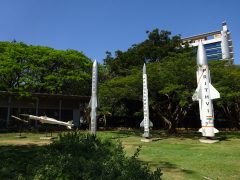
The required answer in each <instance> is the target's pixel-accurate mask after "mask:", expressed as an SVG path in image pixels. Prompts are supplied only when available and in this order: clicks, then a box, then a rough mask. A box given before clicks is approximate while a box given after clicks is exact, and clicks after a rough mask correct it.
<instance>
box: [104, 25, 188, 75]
mask: <svg viewBox="0 0 240 180" xmlns="http://www.w3.org/2000/svg"><path fill="white" fill-rule="evenodd" d="M147 34H148V38H147V39H146V40H145V41H143V42H142V43H139V44H134V45H133V46H132V47H131V48H129V49H128V50H127V51H126V52H122V51H120V50H117V51H116V52H115V57H112V54H111V53H110V52H107V53H106V54H107V56H106V58H105V60H104V62H105V65H106V68H107V70H108V75H109V77H115V76H119V75H120V76H122V75H123V76H125V75H128V73H129V70H130V69H131V68H132V67H133V66H139V65H142V64H143V63H144V62H159V61H162V60H163V58H165V57H167V56H168V55H169V54H171V53H173V52H175V53H181V52H186V51H188V50H189V48H188V45H187V44H186V46H185V48H183V47H182V45H181V43H182V42H181V38H180V36H179V35H176V36H172V37H171V36H170V35H171V33H170V32H169V31H164V30H162V31H160V32H159V30H158V29H154V30H153V31H152V32H149V31H147Z"/></svg>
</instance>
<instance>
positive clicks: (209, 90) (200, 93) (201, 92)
mask: <svg viewBox="0 0 240 180" xmlns="http://www.w3.org/2000/svg"><path fill="white" fill-rule="evenodd" d="M197 64H198V70H197V83H198V86H197V89H196V91H195V93H194V95H193V97H192V99H193V100H194V101H199V111H200V119H201V125H202V128H201V129H199V132H201V133H202V135H203V136H205V137H210V138H211V137H214V136H215V133H218V132H219V131H218V130H217V129H215V128H214V111H213V104H212V100H213V99H217V98H220V94H219V92H218V91H217V90H216V89H215V88H214V87H213V86H212V84H211V77H210V71H209V68H208V62H207V56H206V51H205V48H204V46H203V44H202V41H200V42H199V45H198V51H197Z"/></svg>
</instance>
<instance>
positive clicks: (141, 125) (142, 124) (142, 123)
mask: <svg viewBox="0 0 240 180" xmlns="http://www.w3.org/2000/svg"><path fill="white" fill-rule="evenodd" d="M140 127H144V119H143V120H142V122H141V123H140Z"/></svg>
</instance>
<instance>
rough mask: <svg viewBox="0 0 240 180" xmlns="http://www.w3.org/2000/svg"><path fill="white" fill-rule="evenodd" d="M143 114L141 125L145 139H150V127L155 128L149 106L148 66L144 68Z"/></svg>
mask: <svg viewBox="0 0 240 180" xmlns="http://www.w3.org/2000/svg"><path fill="white" fill-rule="evenodd" d="M143 114H144V118H143V121H142V122H141V124H140V127H144V133H143V137H145V138H149V137H150V127H152V126H153V124H152V122H151V121H150V120H149V105H148V87H147V73H146V65H145V64H144V66H143Z"/></svg>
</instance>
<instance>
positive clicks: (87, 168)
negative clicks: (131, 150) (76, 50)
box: [5, 132, 162, 180]
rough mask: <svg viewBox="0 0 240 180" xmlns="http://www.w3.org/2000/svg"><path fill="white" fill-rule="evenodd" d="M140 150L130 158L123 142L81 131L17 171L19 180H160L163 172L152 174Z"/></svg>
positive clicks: (64, 137) (63, 137) (44, 149)
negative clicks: (140, 158) (139, 158)
mask: <svg viewBox="0 0 240 180" xmlns="http://www.w3.org/2000/svg"><path fill="white" fill-rule="evenodd" d="M139 151H140V148H138V149H137V151H136V153H135V154H134V155H133V156H132V157H130V158H128V157H126V155H125V153H124V151H123V147H122V145H121V143H120V142H115V141H110V140H101V139H99V138H97V137H96V136H93V135H89V134H80V133H78V132H72V133H67V134H62V135H60V137H59V140H57V141H55V142H53V143H52V144H50V145H47V146H43V147H42V149H41V150H38V152H37V153H34V157H32V159H31V160H29V161H28V162H27V165H26V167H25V168H24V167H21V171H20V172H16V171H18V168H16V169H15V177H18V179H39V180H40V179H44V180H45V179H84V180H86V179H87V180H88V179H89V180H90V179H94V180H95V179H97V180H98V179H106V180H108V179H109V180H112V179H119V180H120V179H122V180H126V179H133V180H134V179H137V180H141V179H144V180H145V179H149V180H150V179H160V177H161V175H162V174H161V171H160V169H157V170H156V171H154V172H151V171H150V170H149V167H148V166H147V165H146V164H143V162H141V161H139V160H138V159H137V157H138V154H139ZM21 160H22V161H23V160H24V159H23V158H22V159H21ZM18 164H23V163H21V162H18ZM25 164H26V162H25ZM23 169H24V170H23ZM5 178H6V176H5Z"/></svg>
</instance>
